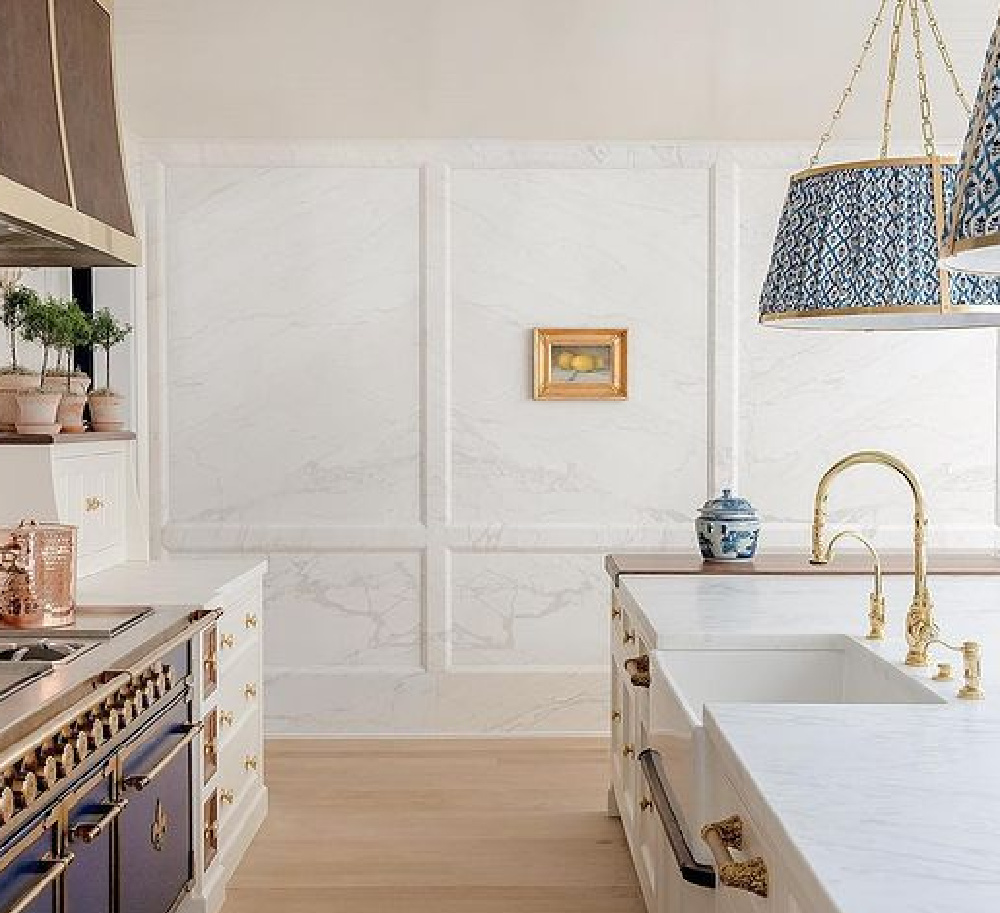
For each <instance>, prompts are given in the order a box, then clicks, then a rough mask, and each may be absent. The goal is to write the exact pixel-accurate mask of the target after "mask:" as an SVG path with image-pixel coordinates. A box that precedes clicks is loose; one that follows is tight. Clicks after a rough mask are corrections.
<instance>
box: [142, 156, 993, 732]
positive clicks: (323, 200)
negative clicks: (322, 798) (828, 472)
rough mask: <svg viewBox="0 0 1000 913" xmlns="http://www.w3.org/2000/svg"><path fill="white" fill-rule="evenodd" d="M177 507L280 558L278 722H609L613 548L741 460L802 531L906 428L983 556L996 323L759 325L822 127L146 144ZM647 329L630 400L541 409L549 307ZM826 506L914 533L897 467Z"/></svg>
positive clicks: (381, 728)
mask: <svg viewBox="0 0 1000 913" xmlns="http://www.w3.org/2000/svg"><path fill="white" fill-rule="evenodd" d="M143 155H144V165H143V180H142V181H141V185H142V186H143V188H145V189H146V197H145V198H144V202H145V210H146V218H147V247H148V248H149V262H150V266H149V267H148V272H149V277H150V278H149V281H150V283H151V286H150V294H149V307H150V313H149V315H148V317H149V319H148V326H149V332H150V342H149V350H150V352H151V353H152V354H151V358H152V359H153V361H154V362H155V364H154V365H153V368H154V370H153V372H152V374H153V378H154V380H153V382H152V383H151V390H150V402H151V409H150V416H151V419H150V420H151V437H152V442H153V446H152V453H153V460H152V478H151V480H150V486H151V491H152V492H153V493H154V498H153V505H152V508H153V513H154V516H153V522H154V527H155V528H157V529H160V530H162V540H163V544H164V546H165V548H166V549H167V550H168V551H170V552H171V553H174V554H184V555H190V554H202V553H227V552H249V553H255V554H258V553H259V554H266V555H268V556H269V557H270V559H271V561H272V568H273V572H272V574H271V575H270V577H269V580H268V590H267V619H266V621H267V628H266V631H267V634H266V638H265V653H266V656H265V659H266V665H267V680H268V689H267V704H266V707H267V719H268V726H269V730H270V732H271V733H272V734H278V733H295V734H310V733H330V734H350V733H392V734H400V733H403V734H405V733H513V732H567V731H584V732H585V731H597V730H602V729H604V728H605V725H606V713H607V707H606V690H607V688H606V676H607V670H606V667H605V654H606V637H607V628H606V616H607V611H608V607H607V592H606V582H605V579H604V576H603V574H602V569H601V562H602V557H603V555H604V553H605V552H607V551H610V550H615V549H651V548H662V547H667V546H669V547H675V548H693V547H694V542H693V537H692V532H691V517H692V515H693V513H694V511H695V510H696V508H697V507H698V505H699V504H700V503H701V502H702V501H703V500H704V499H705V497H706V496H707V495H708V494H709V493H710V491H711V490H713V489H714V488H716V487H718V486H719V485H721V484H723V483H727V482H733V483H735V484H737V485H738V487H739V488H740V490H741V491H743V492H745V493H746V494H747V495H749V496H750V497H752V498H753V499H754V501H755V502H756V503H757V504H758V506H759V507H760V509H761V510H762V512H763V514H764V516H765V518H766V531H765V537H764V543H763V547H765V548H766V547H774V546H779V545H780V546H785V547H788V546H801V547H804V543H805V531H806V523H807V521H808V518H809V512H810V499H811V494H812V488H813V486H814V484H815V481H816V479H817V477H818V475H819V473H820V472H821V471H822V469H823V468H824V467H825V466H826V465H827V464H829V463H830V462H832V461H833V460H835V459H836V458H837V457H839V456H840V455H842V454H843V453H845V452H846V451H847V450H849V449H852V448H856V447H860V446H865V447H883V448H887V449H890V450H895V451H896V452H898V453H899V454H900V455H901V456H903V457H904V458H905V459H907V460H908V461H910V462H911V463H912V464H913V466H914V467H915V468H916V469H917V471H918V472H919V473H920V475H921V477H922V478H923V480H924V482H925V485H926V488H927V490H928V494H929V498H930V503H931V510H932V520H933V521H934V526H933V527H932V534H933V537H934V540H933V541H934V542H935V543H937V544H942V545H955V546H959V545H973V544H976V545H990V546H992V545H995V544H996V540H997V509H996V495H995V492H996V476H997V459H996V404H997V396H996V391H997V354H996V338H995V334H994V333H992V332H972V333H955V334H923V335H916V336H912V337H898V336H895V335H887V336H882V335H874V336H872V335H867V336H866V335H844V336H841V335H839V334H838V335H828V334H822V335H804V334H798V333H791V332H787V331H786V332H778V331H762V330H759V329H758V328H757V327H756V325H755V322H754V321H755V310H756V295H757V292H758V289H759V286H760V283H761V279H762V276H763V272H764V270H765V268H766V265H767V258H768V254H769V244H770V237H771V233H772V231H773V228H774V223H775V220H776V217H777V213H778V210H779V207H780V205H781V201H782V197H783V193H784V186H785V181H786V178H787V174H788V173H789V171H791V170H793V169H794V168H795V167H797V165H798V164H799V163H800V160H801V154H800V150H793V149H776V148H769V149H747V148H744V147H741V148H738V149H727V148H714V147H713V148H708V147H705V148H702V147H692V146H669V145H664V146H629V145H625V146H617V145H609V146H594V145H583V144H581V145H560V146H539V145H533V144H502V145H501V144H477V145H468V144H419V143H415V144H406V143H398V144H383V143H377V144H342V145H336V146H328V145H320V144H305V145H289V146H280V145H278V146H272V145H261V144H231V145H221V144H194V143H184V144H167V143H161V144H155V145H147V146H146V147H145V148H144V151H143ZM573 325H583V326H587V325H590V326H627V327H629V329H630V333H631V368H632V374H631V396H630V399H629V400H628V401H627V402H622V403H614V402H612V403H600V402H597V403H556V402H549V403H536V402H533V401H532V399H531V392H530V390H531V364H530V361H531V347H530V331H531V329H532V327H535V326H573ZM855 472H856V474H855V478H854V479H853V480H852V483H851V484H850V485H847V484H845V485H843V487H842V489H841V490H840V491H839V492H836V493H835V498H834V502H835V503H834V505H833V506H834V508H835V510H836V517H837V519H838V520H844V521H850V522H852V523H855V524H857V525H860V526H862V527H864V528H865V529H866V530H868V531H869V532H873V531H874V532H875V533H876V534H877V538H878V540H879V541H880V542H881V543H883V544H893V545H905V543H906V541H907V529H906V523H907V521H908V516H909V510H908V508H907V507H906V493H905V490H904V489H903V487H902V486H901V485H900V484H899V483H897V482H896V481H895V480H893V479H890V478H886V479H881V478H880V477H879V475H878V473H877V471H875V472H867V473H866V472H863V471H861V470H856V471H855Z"/></svg>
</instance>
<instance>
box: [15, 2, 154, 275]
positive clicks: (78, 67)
mask: <svg viewBox="0 0 1000 913" xmlns="http://www.w3.org/2000/svg"><path fill="white" fill-rule="evenodd" d="M112 4H113V0H0V266H73V267H86V266H136V265H137V264H138V263H139V261H140V253H141V248H140V244H139V241H138V239H137V238H136V233H135V224H134V222H133V218H132V207H131V203H130V200H129V192H128V184H127V182H126V180H125V169H124V163H123V159H122V144H121V133H120V129H119V122H118V106H117V101H116V97H115V78H114V54H113V50H114V45H113V41H112Z"/></svg>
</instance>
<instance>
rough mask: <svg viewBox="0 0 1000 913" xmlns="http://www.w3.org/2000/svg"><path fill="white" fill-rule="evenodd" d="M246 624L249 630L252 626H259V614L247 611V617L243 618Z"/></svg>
mask: <svg viewBox="0 0 1000 913" xmlns="http://www.w3.org/2000/svg"><path fill="white" fill-rule="evenodd" d="M243 624H244V626H245V627H246V628H247V629H248V630H249V629H250V628H256V627H257V616H256V615H254V613H253V612H247V616H246V618H244V619H243Z"/></svg>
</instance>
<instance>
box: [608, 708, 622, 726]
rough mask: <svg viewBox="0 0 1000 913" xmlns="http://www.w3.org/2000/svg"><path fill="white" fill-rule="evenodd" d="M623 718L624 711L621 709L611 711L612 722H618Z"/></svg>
mask: <svg viewBox="0 0 1000 913" xmlns="http://www.w3.org/2000/svg"><path fill="white" fill-rule="evenodd" d="M621 718H622V712H621V711H620V710H612V711H611V722H612V723H617V722H618V721H619V720H620V719H621Z"/></svg>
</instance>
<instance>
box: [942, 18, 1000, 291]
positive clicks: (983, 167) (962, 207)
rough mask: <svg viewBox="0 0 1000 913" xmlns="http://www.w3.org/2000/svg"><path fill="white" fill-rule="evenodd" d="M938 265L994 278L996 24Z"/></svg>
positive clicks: (998, 151)
mask: <svg viewBox="0 0 1000 913" xmlns="http://www.w3.org/2000/svg"><path fill="white" fill-rule="evenodd" d="M942 262H943V263H944V265H945V266H946V267H947V268H948V269H954V270H964V271H968V272H973V273H993V274H997V273H1000V21H998V22H997V27H996V29H995V30H994V32H993V39H992V41H990V46H989V49H988V50H987V52H986V65H985V66H984V67H983V79H982V82H981V83H980V84H979V94H978V95H977V96H976V105H975V108H973V111H972V119H971V120H970V121H969V132H968V134H967V135H966V137H965V147H964V148H963V150H962V158H961V161H960V164H959V169H958V188H957V190H956V192H955V201H954V205H953V206H952V212H951V218H950V219H949V225H948V236H947V238H946V239H945V245H944V258H943V260H942Z"/></svg>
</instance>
